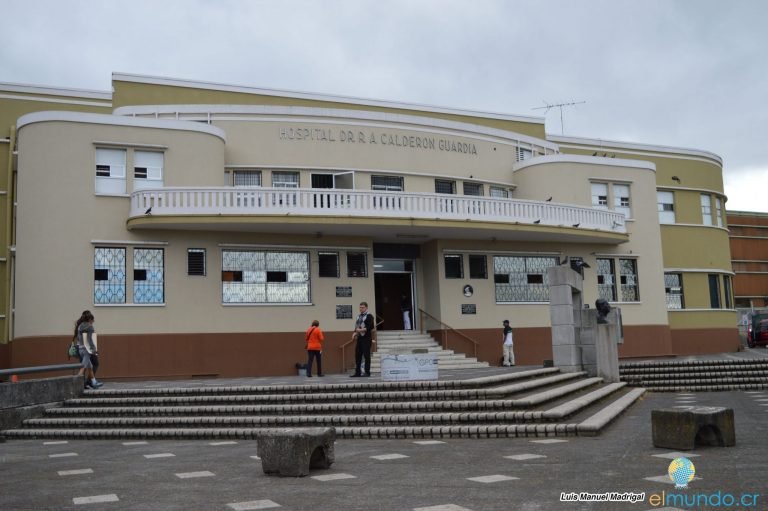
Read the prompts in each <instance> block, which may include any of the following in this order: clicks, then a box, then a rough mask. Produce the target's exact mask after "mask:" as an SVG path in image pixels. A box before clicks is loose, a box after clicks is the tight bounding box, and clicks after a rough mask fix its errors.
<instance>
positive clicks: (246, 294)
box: [221, 250, 309, 303]
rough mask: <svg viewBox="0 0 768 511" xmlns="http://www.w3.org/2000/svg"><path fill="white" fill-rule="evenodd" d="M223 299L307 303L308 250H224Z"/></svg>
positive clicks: (227, 301)
mask: <svg viewBox="0 0 768 511" xmlns="http://www.w3.org/2000/svg"><path fill="white" fill-rule="evenodd" d="M221 256H222V267H221V286H222V301H223V303H309V254H308V253H306V252H271V251H269V252H268V251H261V250H223V251H222V253H221Z"/></svg>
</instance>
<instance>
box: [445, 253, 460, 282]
mask: <svg viewBox="0 0 768 511" xmlns="http://www.w3.org/2000/svg"><path fill="white" fill-rule="evenodd" d="M443 261H444V263H445V278H446V279H462V278H464V258H463V257H462V256H461V254H445V255H444V256H443Z"/></svg>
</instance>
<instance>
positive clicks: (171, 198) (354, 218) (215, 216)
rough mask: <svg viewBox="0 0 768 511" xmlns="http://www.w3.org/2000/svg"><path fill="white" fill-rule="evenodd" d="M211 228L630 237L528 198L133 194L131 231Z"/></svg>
mask: <svg viewBox="0 0 768 511" xmlns="http://www.w3.org/2000/svg"><path fill="white" fill-rule="evenodd" d="M214 224H215V225H214ZM270 226H271V227H270ZM334 226H335V227H334ZM211 227H215V228H216V229H217V230H222V229H223V230H241V231H268V232H269V231H271V232H283V233H288V232H290V233H313V234H316V233H329V234H344V235H365V236H369V237H370V236H373V237H377V236H381V237H387V236H388V235H392V237H396V238H424V237H426V238H444V237H449V238H471V239H472V238H476V239H489V238H493V239H518V240H531V241H554V240H558V241H570V242H589V241H593V242H599V243H609V244H617V243H622V242H624V241H627V239H628V235H627V231H626V226H625V224H624V216H623V215H622V214H620V213H615V212H612V211H606V210H600V209H593V208H588V207H582V206H574V205H568V204H557V203H551V202H541V201H530V200H518V199H504V198H495V197H474V196H461V195H445V194H436V193H406V192H384V191H376V190H342V189H304V188H233V187H219V188H190V187H185V188H158V189H146V190H140V191H136V192H133V193H132V194H131V207H130V214H129V218H128V228H129V229H134V228H156V229H159V228H162V229H206V228H207V229H210V228H211ZM390 231H391V232H390ZM469 231H479V232H469ZM515 233H516V234H515Z"/></svg>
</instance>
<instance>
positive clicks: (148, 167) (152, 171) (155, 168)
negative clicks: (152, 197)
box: [133, 151, 163, 190]
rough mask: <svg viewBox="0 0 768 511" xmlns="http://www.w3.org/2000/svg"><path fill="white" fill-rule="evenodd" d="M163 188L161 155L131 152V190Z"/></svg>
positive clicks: (147, 152) (148, 152)
mask: <svg viewBox="0 0 768 511" xmlns="http://www.w3.org/2000/svg"><path fill="white" fill-rule="evenodd" d="M160 186H163V153H160V152H157V151H134V152H133V189H134V190H142V189H146V188H157V187H160Z"/></svg>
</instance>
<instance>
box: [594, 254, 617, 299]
mask: <svg viewBox="0 0 768 511" xmlns="http://www.w3.org/2000/svg"><path fill="white" fill-rule="evenodd" d="M597 296H598V297H600V298H602V299H603V300H607V301H609V302H615V301H616V270H615V267H614V263H613V259H597Z"/></svg>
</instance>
